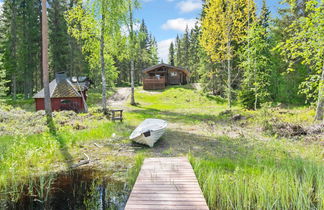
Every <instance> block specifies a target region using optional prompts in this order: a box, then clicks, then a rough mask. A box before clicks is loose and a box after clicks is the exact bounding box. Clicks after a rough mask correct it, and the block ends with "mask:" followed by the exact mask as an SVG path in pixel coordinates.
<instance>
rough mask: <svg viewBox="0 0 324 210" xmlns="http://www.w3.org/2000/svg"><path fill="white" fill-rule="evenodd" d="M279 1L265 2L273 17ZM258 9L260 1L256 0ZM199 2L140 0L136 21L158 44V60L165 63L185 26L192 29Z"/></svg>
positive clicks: (193, 0) (185, 0) (199, 8)
mask: <svg viewBox="0 0 324 210" xmlns="http://www.w3.org/2000/svg"><path fill="white" fill-rule="evenodd" d="M279 1H280V0H267V5H268V7H269V8H270V10H271V12H272V14H273V15H275V14H276V11H277V8H278V7H279V6H280V5H279ZM256 3H257V7H258V9H259V8H260V7H261V5H262V0H256ZM201 8H202V1H201V0H141V8H140V9H138V10H137V11H136V13H135V16H136V17H137V19H138V20H141V19H144V21H145V24H146V25H147V27H148V30H149V32H150V33H152V34H153V36H154V37H155V38H156V40H157V42H158V53H159V57H160V59H162V60H163V61H164V62H167V61H168V59H167V57H168V52H169V46H170V43H171V42H172V41H174V40H175V38H176V36H177V34H179V35H182V34H183V32H184V31H185V28H186V26H187V25H188V28H189V29H190V28H192V27H193V26H194V25H195V22H196V19H197V17H199V14H200V13H201Z"/></svg>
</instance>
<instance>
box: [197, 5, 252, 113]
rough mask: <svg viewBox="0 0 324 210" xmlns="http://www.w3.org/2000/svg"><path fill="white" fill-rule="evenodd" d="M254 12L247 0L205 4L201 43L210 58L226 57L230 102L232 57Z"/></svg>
mask: <svg viewBox="0 0 324 210" xmlns="http://www.w3.org/2000/svg"><path fill="white" fill-rule="evenodd" d="M254 16H255V5H254V2H253V1H252V2H251V1H250V0H226V1H223V0H210V1H207V3H206V6H205V7H204V11H203V17H202V22H201V25H202V34H201V37H200V43H201V45H202V47H203V48H204V49H205V51H206V52H207V54H208V55H209V56H210V57H211V60H212V61H213V62H225V61H227V84H226V85H227V99H228V107H229V108H230V107H231V104H232V74H231V73H232V59H233V58H234V57H235V55H236V51H237V46H238V45H239V44H241V43H243V42H244V41H245V37H246V34H247V28H248V27H247V26H248V24H249V22H252V21H253V19H254Z"/></svg>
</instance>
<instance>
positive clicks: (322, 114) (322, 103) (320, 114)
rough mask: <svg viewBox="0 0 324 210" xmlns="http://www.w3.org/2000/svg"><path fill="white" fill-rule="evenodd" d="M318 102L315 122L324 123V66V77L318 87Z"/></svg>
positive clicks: (323, 73)
mask: <svg viewBox="0 0 324 210" xmlns="http://www.w3.org/2000/svg"><path fill="white" fill-rule="evenodd" d="M318 89H319V90H318V102H317V107H316V115H315V120H318V121H323V119H324V64H323V68H322V76H321V79H320V83H319V87H318Z"/></svg>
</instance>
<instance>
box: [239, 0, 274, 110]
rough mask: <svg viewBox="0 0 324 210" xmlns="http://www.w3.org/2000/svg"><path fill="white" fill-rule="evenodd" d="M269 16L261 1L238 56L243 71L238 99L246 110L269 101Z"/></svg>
mask: <svg viewBox="0 0 324 210" xmlns="http://www.w3.org/2000/svg"><path fill="white" fill-rule="evenodd" d="M269 15H270V12H269V10H268V8H267V5H266V2H265V1H263V5H262V9H261V13H260V17H259V18H258V20H257V21H256V22H254V23H252V24H251V25H249V31H248V34H247V38H246V39H247V41H246V42H247V44H246V45H244V47H243V50H242V53H241V54H240V58H241V64H240V66H241V67H242V68H243V70H244V79H243V82H242V87H241V92H240V99H241V102H242V104H243V106H245V107H246V108H249V109H252V108H254V110H256V109H257V108H258V107H259V106H260V104H261V103H264V102H267V101H269V99H270V95H271V91H270V85H271V70H272V69H271V68H272V62H271V52H270V51H271V48H272V46H271V44H270V38H269V34H268V30H269Z"/></svg>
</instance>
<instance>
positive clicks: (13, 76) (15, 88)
mask: <svg viewBox="0 0 324 210" xmlns="http://www.w3.org/2000/svg"><path fill="white" fill-rule="evenodd" d="M12 96H13V100H16V99H17V79H16V73H15V72H13V74H12Z"/></svg>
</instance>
